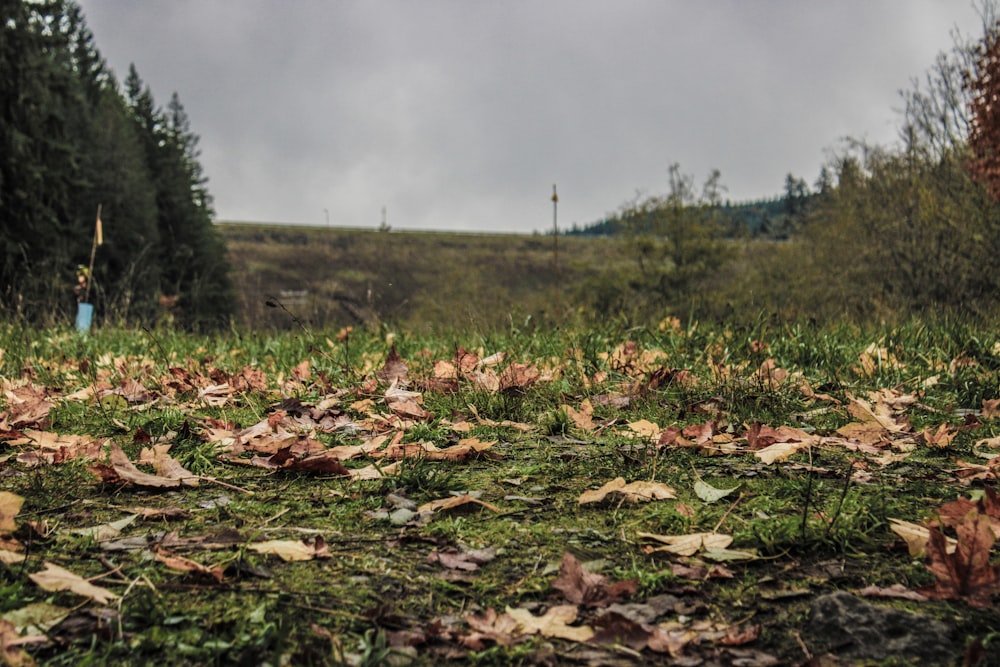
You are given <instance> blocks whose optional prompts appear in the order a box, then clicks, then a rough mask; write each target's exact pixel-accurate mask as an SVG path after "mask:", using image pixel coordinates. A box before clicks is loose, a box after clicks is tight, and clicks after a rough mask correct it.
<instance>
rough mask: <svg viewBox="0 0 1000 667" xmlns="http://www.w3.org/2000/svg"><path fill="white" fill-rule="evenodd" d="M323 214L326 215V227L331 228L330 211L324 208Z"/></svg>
mask: <svg viewBox="0 0 1000 667" xmlns="http://www.w3.org/2000/svg"><path fill="white" fill-rule="evenodd" d="M323 213H324V214H326V226H327V227H329V226H330V209H328V208H324V209H323Z"/></svg>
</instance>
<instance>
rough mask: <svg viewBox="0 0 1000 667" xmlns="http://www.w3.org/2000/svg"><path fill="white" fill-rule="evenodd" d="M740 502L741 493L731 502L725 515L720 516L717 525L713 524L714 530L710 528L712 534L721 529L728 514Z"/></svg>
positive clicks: (741, 498)
mask: <svg viewBox="0 0 1000 667" xmlns="http://www.w3.org/2000/svg"><path fill="white" fill-rule="evenodd" d="M741 500H743V494H742V493H741V494H740V495H739V497H738V498H737V499H736V500H734V501H733V504H732V505H730V506H729V509H727V510H726V513H725V514H723V515H722V518H721V519H719V522H718V523H717V524H715V527H714V528H712V532H713V533H715V532H718V530H719V528H721V527H722V522H723V521H725V520H726V518H727V517H728V516H729V514H730V513H731V512H732V511H733V510H734V509H736V506H737V505H739V503H740V501H741Z"/></svg>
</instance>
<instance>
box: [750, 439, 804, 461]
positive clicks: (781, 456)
mask: <svg viewBox="0 0 1000 667" xmlns="http://www.w3.org/2000/svg"><path fill="white" fill-rule="evenodd" d="M808 448H809V443H808V442H796V441H789V442H776V443H774V444H773V445H768V446H767V447H764V448H763V449H758V450H757V451H755V452H754V456H756V457H757V458H759V459H760V460H761V461H763V462H764V463H768V464H770V463H774V462H775V461H784V460H785V459H787V458H788V457H789V456H792V455H793V454H797V453H798V452H800V451H802V450H803V449H808Z"/></svg>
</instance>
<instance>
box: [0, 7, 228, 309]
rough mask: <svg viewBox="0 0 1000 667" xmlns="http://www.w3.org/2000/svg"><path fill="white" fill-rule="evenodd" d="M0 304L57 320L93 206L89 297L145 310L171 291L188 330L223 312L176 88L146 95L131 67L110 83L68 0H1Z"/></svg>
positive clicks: (103, 304)
mask: <svg viewBox="0 0 1000 667" xmlns="http://www.w3.org/2000/svg"><path fill="white" fill-rule="evenodd" d="M0 21H2V27H0V30H2V39H0V99H2V100H3V104H0V308H3V309H4V311H6V312H7V313H8V314H12V313H13V314H17V315H19V316H21V317H24V318H26V319H28V320H29V321H38V320H40V319H49V320H51V319H52V318H54V317H63V318H66V319H68V317H69V316H70V314H71V313H72V312H74V310H75V297H74V292H73V287H74V286H75V285H76V284H77V274H78V273H79V272H80V270H81V269H80V267H84V268H86V267H87V266H88V264H89V260H90V254H91V247H92V242H93V235H94V230H95V219H96V218H95V216H96V212H97V210H98V206H101V207H102V209H101V210H102V214H101V215H102V218H103V223H104V232H105V241H106V243H105V244H104V246H103V247H102V248H101V249H100V251H99V252H98V253H97V257H96V259H97V261H96V266H95V271H94V275H95V277H96V279H95V280H94V281H93V283H92V285H91V291H90V295H91V300H92V301H94V302H95V304H96V306H97V308H98V310H99V312H101V313H102V315H103V317H104V318H105V319H107V318H111V319H114V320H117V321H118V322H120V323H137V322H149V321H151V320H153V319H155V318H156V317H158V315H159V303H160V297H161V296H162V297H166V299H167V302H168V303H169V302H170V301H172V300H173V299H172V298H173V297H177V299H178V302H177V304H176V306H177V316H178V317H179V319H180V320H181V322H182V323H183V324H184V325H186V326H188V327H190V328H203V327H205V326H208V325H211V324H213V323H218V322H226V321H228V318H229V315H230V314H231V312H232V311H231V309H230V304H231V299H230V298H229V288H230V285H229V279H228V274H227V270H226V266H225V262H224V248H223V246H222V244H221V242H220V240H219V238H218V236H217V235H216V233H215V231H214V229H213V227H212V224H211V216H212V209H211V197H210V196H209V193H208V190H207V189H206V188H205V178H204V176H203V175H202V171H201V166H200V165H199V164H198V159H197V158H198V151H197V143H198V137H197V136H196V135H195V134H194V133H193V132H192V131H191V128H190V123H189V121H188V118H187V115H186V113H185V112H184V107H183V106H182V105H181V103H180V100H179V99H178V97H177V95H176V94H175V95H174V96H173V97H172V98H171V100H170V102H169V104H168V105H167V107H166V109H163V108H160V107H158V106H157V105H156V103H155V101H154V99H153V95H152V93H151V91H150V90H149V88H148V87H147V86H145V85H144V84H143V82H142V80H141V79H140V77H139V75H138V73H137V72H136V70H135V68H134V67H133V68H132V69H131V70H130V71H129V74H128V77H127V79H126V81H125V86H124V90H122V89H121V87H120V86H119V84H118V82H117V80H116V79H115V77H114V75H113V74H112V73H111V72H110V71H109V70H108V68H107V66H106V64H105V63H104V60H103V59H102V57H101V55H100V53H99V52H98V50H97V48H96V46H95V45H94V40H93V36H92V35H91V33H90V31H89V30H88V29H87V26H86V22H85V21H84V17H83V14H82V12H81V10H80V8H79V7H78V6H77V5H75V4H74V3H72V2H61V1H55V2H30V3H29V2H20V1H19V0H2V2H0Z"/></svg>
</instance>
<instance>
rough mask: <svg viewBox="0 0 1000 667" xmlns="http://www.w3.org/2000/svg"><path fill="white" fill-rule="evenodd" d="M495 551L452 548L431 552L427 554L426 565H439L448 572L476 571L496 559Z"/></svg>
mask: <svg viewBox="0 0 1000 667" xmlns="http://www.w3.org/2000/svg"><path fill="white" fill-rule="evenodd" d="M496 555H497V550H496V549H494V548H493V547H490V548H487V549H463V550H461V551H460V550H458V549H456V548H454V547H449V548H447V549H442V550H441V551H432V552H430V553H429V554H427V562H428V563H439V564H440V565H441V567H445V568H448V569H449V570H465V571H468V572H471V571H473V570H478V569H479V566H480V565H485V564H486V563H489V562H490V561H491V560H493V559H494V558H496Z"/></svg>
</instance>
